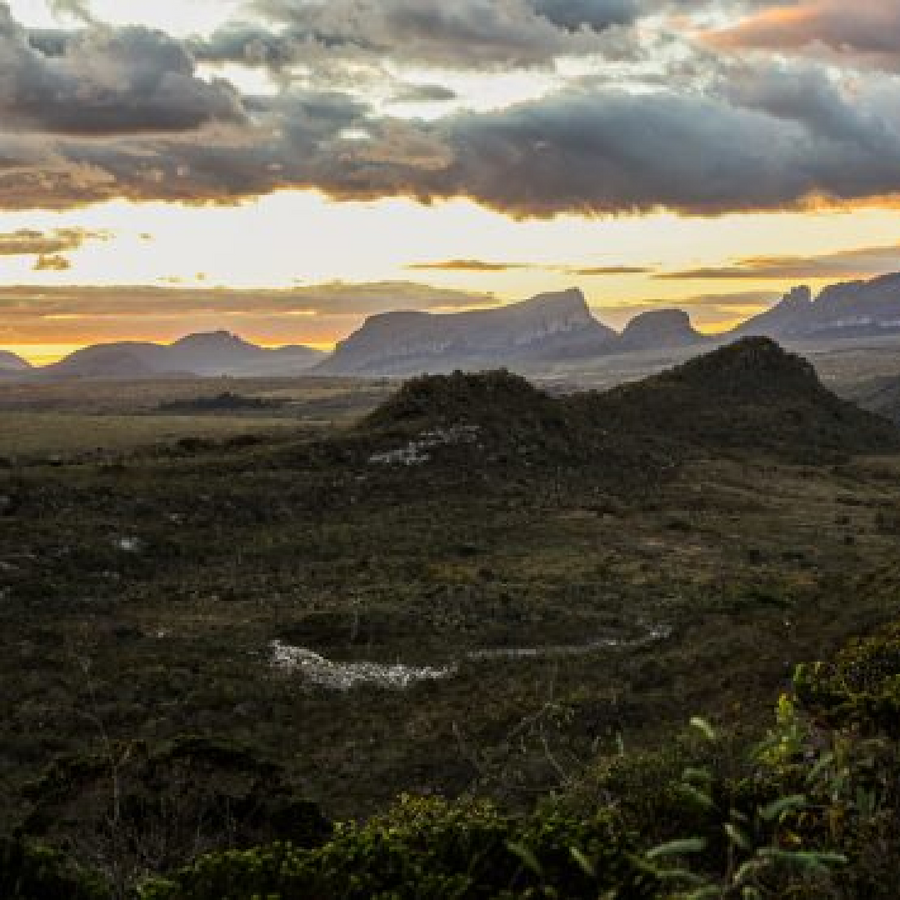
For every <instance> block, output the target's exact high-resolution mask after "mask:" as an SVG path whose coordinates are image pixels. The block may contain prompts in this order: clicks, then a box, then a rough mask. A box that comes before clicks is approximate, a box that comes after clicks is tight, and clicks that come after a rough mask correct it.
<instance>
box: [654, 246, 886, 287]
mask: <svg viewBox="0 0 900 900" xmlns="http://www.w3.org/2000/svg"><path fill="white" fill-rule="evenodd" d="M898 269H900V244H894V245H891V246H887V247H865V248H861V249H858V250H842V251H838V252H836V253H827V254H822V255H820V256H808V257H803V256H756V257H748V258H746V259H740V260H737V261H736V262H734V263H733V264H731V265H727V266H713V267H709V268H701V269H687V270H684V271H680V272H665V273H661V274H659V275H656V276H655V277H656V278H658V279H665V280H676V281H681V280H713V281H716V280H729V279H751V280H762V279H765V278H771V279H773V280H786V279H795V280H799V279H803V278H812V279H815V278H855V277H858V276H864V275H882V274H885V273H886V272H894V271H897V270H898Z"/></svg>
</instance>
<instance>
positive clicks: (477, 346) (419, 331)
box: [319, 288, 616, 375]
mask: <svg viewBox="0 0 900 900" xmlns="http://www.w3.org/2000/svg"><path fill="white" fill-rule="evenodd" d="M615 337H616V336H615V332H613V331H612V329H609V328H606V327H605V326H604V325H601V324H600V323H599V322H597V320H596V319H594V317H593V316H592V315H591V311H590V309H589V308H588V305H587V301H586V300H585V298H584V295H583V294H582V293H581V291H580V290H578V289H577V288H573V289H570V290H567V291H561V292H559V293H549V294H540V295H538V296H536V297H533V298H532V299H530V300H526V301H524V302H522V303H513V304H510V305H508V306H501V307H496V308H492V309H479V310H470V311H467V312H460V313H449V314H432V313H425V312H396V313H382V314H379V315H376V316H371V317H370V318H369V319H367V320H366V322H365V323H364V324H363V326H362V327H361V328H360V329H359V330H358V331H356V332H355V333H354V334H352V335H350V337H349V338H347V339H346V340H345V341H342V342H341V343H339V344H338V345H337V348H336V350H335V353H334V356H332V357H331V358H330V359H328V360H326V362H325V363H323V364H322V365H321V366H320V367H319V371H320V372H322V373H326V374H368V375H411V374H418V373H421V372H448V371H453V370H454V369H483V368H491V367H496V366H498V365H500V366H502V365H512V364H516V363H521V362H527V361H529V360H531V361H533V360H538V359H540V360H548V359H557V358H559V359H569V358H572V357H578V356H584V355H590V354H592V353H595V352H597V351H598V350H599V348H601V347H604V346H607V345H610V344H612V342H614V341H615Z"/></svg>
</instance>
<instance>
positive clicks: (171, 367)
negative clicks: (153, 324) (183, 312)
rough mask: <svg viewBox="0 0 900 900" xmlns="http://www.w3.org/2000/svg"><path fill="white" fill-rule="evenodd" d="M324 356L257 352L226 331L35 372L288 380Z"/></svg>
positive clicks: (127, 345)
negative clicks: (285, 377) (281, 378)
mask: <svg viewBox="0 0 900 900" xmlns="http://www.w3.org/2000/svg"><path fill="white" fill-rule="evenodd" d="M323 356H324V354H322V353H320V352H319V351H317V350H313V349H311V348H309V347H301V346H289V347H279V348H276V349H273V350H270V349H267V348H265V347H258V346H257V345H255V344H251V343H249V342H248V341H245V340H243V339H242V338H239V337H238V336H237V335H234V334H230V333H229V332H227V331H215V332H210V333H206V334H191V335H188V336H187V337H184V338H181V339H180V340H178V341H176V342H175V343H174V344H169V345H164V344H152V343H147V342H138V341H124V342H119V343H114V344H95V345H94V346H91V347H84V348H82V349H81V350H76V351H75V352H74V353H72V354H71V355H70V356H67V357H66V358H65V359H63V360H60V361H59V362H58V363H53V364H52V365H49V366H44V367H42V368H41V369H35V370H33V373H32V377H34V378H36V379H38V380H49V381H60V380H69V379H86V380H119V379H121V380H130V379H143V378H157V377H160V376H172V375H194V376H198V377H218V376H224V375H227V376H234V377H249V376H279V375H282V376H290V375H296V374H298V373H300V372H305V371H307V370H308V369H310V368H311V367H312V366H314V365H315V364H316V363H318V362H320V361H321V360H322V358H323Z"/></svg>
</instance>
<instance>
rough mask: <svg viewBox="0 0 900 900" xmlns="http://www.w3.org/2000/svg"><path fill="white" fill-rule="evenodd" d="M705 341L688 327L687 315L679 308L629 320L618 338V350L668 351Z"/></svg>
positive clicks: (688, 317) (658, 311) (657, 311)
mask: <svg viewBox="0 0 900 900" xmlns="http://www.w3.org/2000/svg"><path fill="white" fill-rule="evenodd" d="M706 340H707V339H706V337H704V336H703V335H702V334H700V332H699V331H697V330H696V329H695V328H694V326H693V325H692V324H691V319H690V316H689V315H688V314H687V313H686V312H684V311H682V310H680V309H660V310H653V311H651V312H645V313H642V314H641V315H639V316H637V317H635V318H634V319H632V320H631V321H630V322H629V323H628V325H627V326H626V327H625V330H624V331H623V332H622V335H621V337H620V338H619V350H620V352H639V351H643V350H671V349H674V348H676V347H690V346H693V345H694V344H702V343H704V342H705V341H706Z"/></svg>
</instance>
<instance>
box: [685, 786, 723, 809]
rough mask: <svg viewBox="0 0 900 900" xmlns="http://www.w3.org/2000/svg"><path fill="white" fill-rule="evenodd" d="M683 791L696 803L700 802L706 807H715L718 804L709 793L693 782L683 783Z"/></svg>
mask: <svg viewBox="0 0 900 900" xmlns="http://www.w3.org/2000/svg"><path fill="white" fill-rule="evenodd" d="M679 789H680V790H681V792H682V793H684V794H687V795H688V797H690V798H691V799H692V800H693V801H694V802H695V803H698V804H699V805H700V806H702V807H703V808H704V809H715V808H716V804H715V801H714V800H713V798H712V797H710V796H709V794H707V793H705V792H704V791H701V790H700V789H699V788H695V787H694V786H693V785H692V784H682V785H680V788H679Z"/></svg>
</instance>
